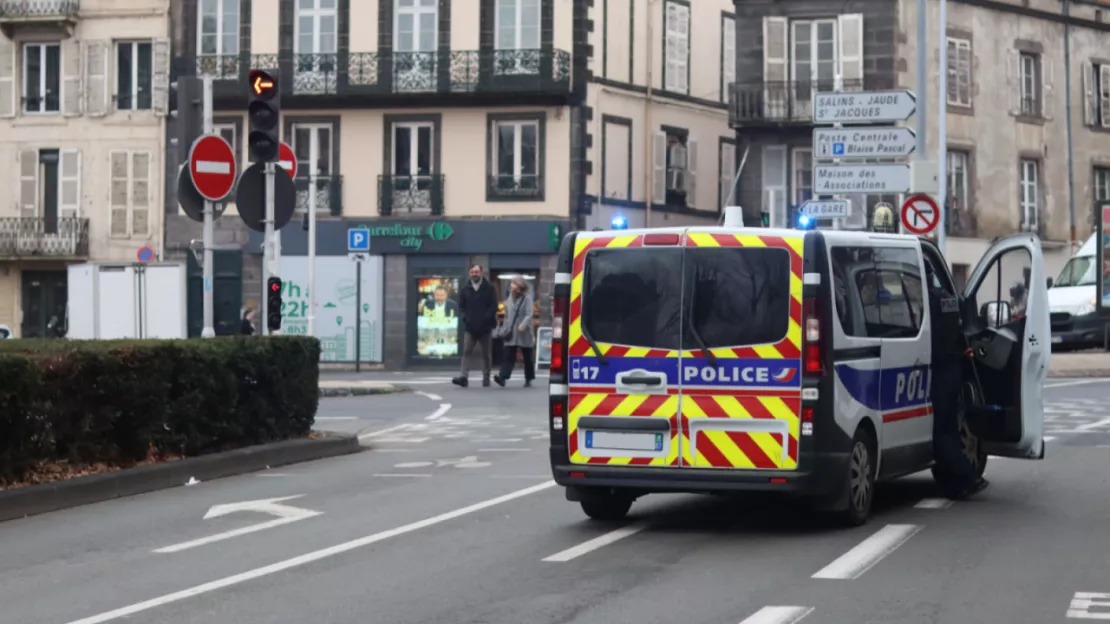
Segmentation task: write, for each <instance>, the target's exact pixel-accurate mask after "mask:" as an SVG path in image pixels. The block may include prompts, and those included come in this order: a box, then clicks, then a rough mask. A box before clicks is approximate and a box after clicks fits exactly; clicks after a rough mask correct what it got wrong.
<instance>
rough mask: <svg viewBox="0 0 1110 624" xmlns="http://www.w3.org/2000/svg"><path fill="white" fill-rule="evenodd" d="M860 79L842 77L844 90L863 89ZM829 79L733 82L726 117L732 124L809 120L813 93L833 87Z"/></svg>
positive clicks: (811, 117)
mask: <svg viewBox="0 0 1110 624" xmlns="http://www.w3.org/2000/svg"><path fill="white" fill-rule="evenodd" d="M863 86H864V85H863V81H862V80H846V81H844V88H843V90H844V91H862V90H863ZM833 88H834V83H833V81H832V80H817V81H810V80H806V81H790V82H754V83H733V84H731V85H729V98H728V117H729V124H730V125H731V126H732V127H740V126H758V125H764V124H771V125H780V124H802V125H804V124H812V123H813V94H814V93H823V92H826V91H832V90H833Z"/></svg>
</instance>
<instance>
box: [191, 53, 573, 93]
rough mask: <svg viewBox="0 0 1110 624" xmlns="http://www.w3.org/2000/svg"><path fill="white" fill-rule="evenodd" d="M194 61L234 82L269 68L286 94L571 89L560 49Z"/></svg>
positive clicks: (566, 57) (200, 69)
mask: <svg viewBox="0 0 1110 624" xmlns="http://www.w3.org/2000/svg"><path fill="white" fill-rule="evenodd" d="M196 67H197V74H198V75H199V76H212V78H213V79H215V80H235V81H245V79H246V73H247V70H248V69H249V68H252V67H253V68H260V69H277V70H279V75H280V77H281V84H282V89H283V93H289V94H292V95H390V94H396V95H402V94H403V95H414V94H429V95H443V94H450V93H469V94H501V93H522V92H523V93H537V94H547V95H561V94H567V93H570V91H571V80H570V79H571V75H570V74H571V57H570V53H568V52H565V51H563V50H490V51H479V50H462V51H459V50H455V51H447V52H391V53H388V54H379V53H377V52H349V53H344V54H294V55H290V56H285V55H278V54H256V55H253V56H251V55H247V54H242V55H211V56H200V57H197V59H196ZM241 92H243V93H245V92H246V90H245V89H242V90H241Z"/></svg>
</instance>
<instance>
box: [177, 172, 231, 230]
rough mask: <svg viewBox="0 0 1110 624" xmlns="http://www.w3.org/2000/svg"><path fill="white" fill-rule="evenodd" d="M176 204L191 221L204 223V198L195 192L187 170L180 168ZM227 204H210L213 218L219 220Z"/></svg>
mask: <svg viewBox="0 0 1110 624" xmlns="http://www.w3.org/2000/svg"><path fill="white" fill-rule="evenodd" d="M177 203H179V204H181V210H183V211H184V212H185V215H186V216H187V217H189V218H190V219H192V220H193V221H200V222H203V221H204V198H203V197H201V196H200V193H198V192H197V187H196V186H194V185H193V178H192V176H190V175H189V168H188V167H182V168H181V170H180V171H178V172H177ZM226 207H227V204H225V203H224V202H215V203H214V204H212V208H213V210H214V212H213V215H212V216H213V217H214V218H216V219H219V218H220V215H222V214H223V212H224V209H225V208H226Z"/></svg>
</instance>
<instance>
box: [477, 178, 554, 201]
mask: <svg viewBox="0 0 1110 624" xmlns="http://www.w3.org/2000/svg"><path fill="white" fill-rule="evenodd" d="M542 197H543V176H539V175H520V176H513V175H492V176H490V177H489V178H488V179H487V185H486V199H489V200H495V201H496V200H499V201H514V200H515V201H527V200H530V199H540V198H542Z"/></svg>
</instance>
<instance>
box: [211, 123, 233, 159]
mask: <svg viewBox="0 0 1110 624" xmlns="http://www.w3.org/2000/svg"><path fill="white" fill-rule="evenodd" d="M214 128H215V130H216V134H218V135H220V136H221V137H223V139H224V140H225V141H227V144H228V145H230V146H231V151H232V152H234V153H235V157H236V158H239V143H238V136H237V135H238V131H237V129H236V128H235V124H215V126H214Z"/></svg>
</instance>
